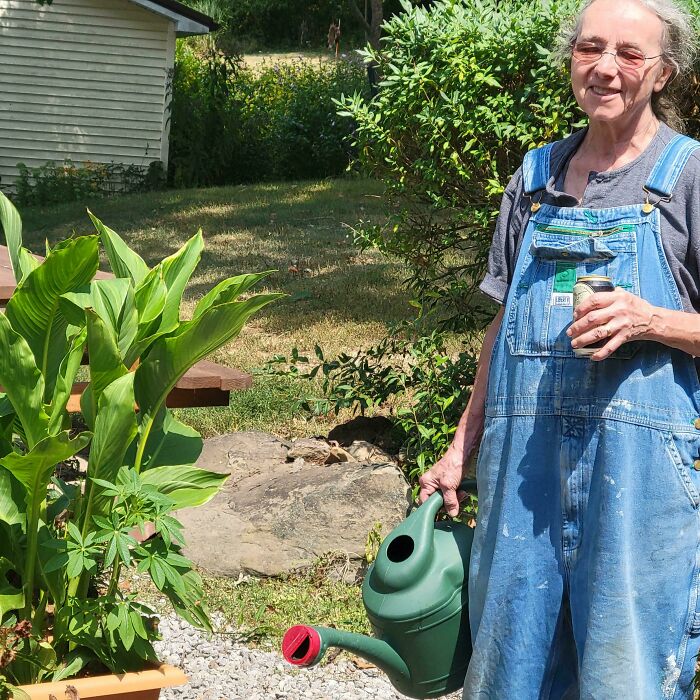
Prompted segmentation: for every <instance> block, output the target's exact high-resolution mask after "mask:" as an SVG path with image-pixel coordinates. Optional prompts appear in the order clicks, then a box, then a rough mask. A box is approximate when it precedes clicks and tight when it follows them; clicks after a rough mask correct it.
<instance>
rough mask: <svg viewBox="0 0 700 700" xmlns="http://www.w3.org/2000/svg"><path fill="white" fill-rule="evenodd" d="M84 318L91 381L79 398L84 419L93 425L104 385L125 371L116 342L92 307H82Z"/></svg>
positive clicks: (107, 384)
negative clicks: (84, 308) (85, 321)
mask: <svg viewBox="0 0 700 700" xmlns="http://www.w3.org/2000/svg"><path fill="white" fill-rule="evenodd" d="M85 318H86V319H87V341H88V353H89V355H90V384H89V385H88V386H87V388H86V389H85V391H84V392H83V395H82V396H81V397H80V408H81V410H82V412H83V417H84V418H85V422H86V423H87V424H88V425H89V426H90V427H92V426H93V425H94V422H95V414H96V411H97V406H98V405H99V400H100V396H101V395H102V392H103V391H104V389H105V387H107V386H109V385H110V384H111V383H112V382H113V381H114V380H115V379H117V378H118V377H121V376H123V375H125V374H126V373H127V368H126V367H125V366H124V364H123V362H122V358H121V355H120V354H119V348H118V347H117V341H116V338H115V337H114V335H113V334H112V331H111V330H110V328H109V327H108V326H107V324H106V323H105V322H104V321H103V320H102V319H101V318H100V317H99V316H98V315H97V314H96V313H95V312H94V311H93V310H92V309H86V310H85Z"/></svg>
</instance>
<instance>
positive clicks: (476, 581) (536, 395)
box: [421, 0, 700, 700]
mask: <svg viewBox="0 0 700 700" xmlns="http://www.w3.org/2000/svg"><path fill="white" fill-rule="evenodd" d="M693 42H694V35H693V32H692V30H691V24H690V21H689V19H688V16H687V14H686V13H685V11H683V10H682V9H681V8H680V7H678V6H677V5H676V4H674V0H592V1H591V2H589V3H588V4H587V5H586V6H585V7H584V9H583V11H582V13H581V15H580V17H579V19H578V23H577V25H576V27H575V30H574V31H573V34H572V37H571V40H570V42H569V44H568V47H569V51H570V59H571V83H572V88H573V91H574V94H575V96H576V100H577V101H578V104H579V105H580V107H581V109H582V110H583V111H584V112H585V113H586V114H587V115H588V126H587V128H586V129H584V130H583V131H581V132H578V133H575V134H573V135H572V136H570V137H569V138H567V139H564V140H563V141H560V142H557V143H554V144H550V145H547V146H544V147H543V148H539V149H536V150H534V151H531V152H530V153H528V154H527V156H526V158H525V161H524V163H523V166H522V168H521V169H520V170H519V171H518V172H517V173H516V174H515V176H514V177H513V179H512V181H511V183H510V184H509V186H508V188H507V189H506V192H505V196H504V198H503V205H502V209H501V214H500V218H499V222H498V226H497V231H496V235H495V238H494V242H493V247H492V250H491V255H490V262H489V272H488V274H487V276H486V278H485V280H484V281H483V283H482V290H483V291H484V292H486V293H487V294H489V295H490V296H491V297H493V298H494V299H496V300H497V301H498V302H500V303H501V304H502V305H503V306H502V309H501V310H500V312H499V313H498V315H497V316H496V318H495V320H494V322H493V323H492V325H491V326H490V327H489V329H488V332H487V334H486V339H485V342H484V347H483V351H482V355H481V359H480V363H479V369H478V372H477V376H476V380H475V384H474V390H473V394H472V398H471V401H470V403H469V405H468V407H467V409H466V411H465V413H464V416H463V417H462V419H461V420H460V423H459V427H458V430H457V433H456V437H455V440H454V442H453V444H452V446H451V447H450V448H449V450H448V451H447V453H446V454H445V455H444V456H443V458H442V459H441V460H440V461H439V462H438V463H437V464H436V465H435V466H434V467H433V468H432V469H431V470H430V471H429V472H428V473H426V474H425V475H424V476H423V477H422V478H421V487H422V489H421V498H422V499H425V498H426V497H427V496H428V495H429V494H430V493H432V492H433V491H434V490H436V489H441V490H442V491H443V493H444V498H445V504H446V508H447V510H448V512H449V513H450V514H452V515H454V514H456V512H457V505H458V504H457V501H458V496H457V493H456V489H457V486H458V484H459V482H460V479H461V478H462V472H463V467H464V465H465V464H466V463H467V460H468V458H469V456H470V453H471V452H472V451H473V449H474V448H475V446H476V445H477V444H478V441H479V439H480V438H481V449H480V455H479V464H478V486H479V514H478V521H477V527H476V533H475V542H474V548H473V552H472V561H471V567H470V618H471V625H472V634H473V643H474V652H473V657H472V660H471V663H470V666H469V671H468V673H467V677H466V680H465V686H464V698H465V699H466V700H477V699H484V700H485V699H486V698H490V699H491V700H511V699H512V700H516V699H517V700H545V699H548V700H558V699H560V698H581V699H583V698H586V699H590V700H619V699H629V700H663V699H669V700H670V699H673V698H675V699H678V698H692V696H693V692H692V679H693V674H694V668H695V664H696V656H697V654H698V649H699V648H700V595H699V589H700V385H699V383H698V372H697V370H696V365H695V362H694V356H697V355H700V315H698V313H697V312H698V311H699V310H700V143H697V142H695V141H693V140H691V139H689V138H687V137H685V136H681V135H680V134H678V133H677V132H676V131H674V130H673V129H672V128H671V127H670V126H669V124H668V122H669V121H670V120H669V113H668V111H667V107H668V104H667V98H666V97H665V92H666V90H667V88H668V85H669V81H671V80H672V79H674V78H675V77H676V75H677V74H678V73H680V72H683V71H684V70H685V69H687V68H688V66H689V63H690V61H691V59H692V53H693ZM591 274H597V275H605V276H608V277H610V278H611V279H612V281H613V283H614V285H615V290H614V291H608V292H599V293H595V294H593V295H592V296H590V297H589V298H588V299H587V300H586V301H585V302H583V303H582V304H581V305H580V306H577V308H576V311H575V312H573V307H572V296H573V295H572V289H573V284H574V282H575V280H576V278H577V277H580V276H584V275H591ZM601 341H602V344H601V346H600V347H599V348H598V349H596V350H595V351H594V352H593V354H590V355H589V357H586V358H582V357H578V356H577V355H576V353H575V352H574V350H575V349H580V348H583V347H586V346H589V345H591V344H592V343H600V342H601ZM482 433H483V435H482ZM460 497H461V496H460Z"/></svg>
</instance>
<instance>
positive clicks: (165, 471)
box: [141, 466, 229, 510]
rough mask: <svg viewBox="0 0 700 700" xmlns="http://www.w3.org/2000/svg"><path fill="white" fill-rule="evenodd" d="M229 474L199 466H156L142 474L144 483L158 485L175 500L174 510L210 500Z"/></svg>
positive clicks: (198, 504)
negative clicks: (218, 472)
mask: <svg viewBox="0 0 700 700" xmlns="http://www.w3.org/2000/svg"><path fill="white" fill-rule="evenodd" d="M228 477H229V475H228V474H217V473H216V472H210V471H208V470H206V469H199V468H198V467H170V466H168V467H156V468H155V469H149V470H147V471H144V472H143V473H142V474H141V479H142V481H143V483H144V484H151V485H153V486H156V487H157V488H158V490H159V491H160V492H161V493H162V494H164V495H166V496H167V497H168V498H170V499H171V500H172V501H173V502H174V504H175V505H174V506H173V510H180V508H194V507H195V506H201V505H203V504H204V503H207V502H208V501H210V500H211V499H212V498H214V496H216V494H217V493H218V492H219V490H220V489H221V487H222V486H223V485H224V482H225V481H226V479H228Z"/></svg>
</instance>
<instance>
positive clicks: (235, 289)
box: [192, 270, 276, 320]
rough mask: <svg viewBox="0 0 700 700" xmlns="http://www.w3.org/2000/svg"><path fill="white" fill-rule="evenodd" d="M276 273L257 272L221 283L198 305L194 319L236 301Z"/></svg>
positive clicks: (268, 271)
mask: <svg viewBox="0 0 700 700" xmlns="http://www.w3.org/2000/svg"><path fill="white" fill-rule="evenodd" d="M273 272H276V270H267V271H265V272H256V273H252V274H247V275H237V276H236V277H229V278H228V279H225V280H223V281H222V282H219V284H217V285H216V286H215V287H213V288H212V289H210V290H209V291H208V292H207V293H206V294H205V295H204V296H203V297H202V298H201V299H200V300H199V302H198V303H197V306H196V307H195V310H194V313H193V314H192V319H193V320H194V319H195V318H198V317H199V316H201V315H202V314H203V313H204V312H205V311H206V310H207V309H209V308H211V307H212V306H218V305H219V304H225V303H227V302H229V301H235V300H236V299H237V298H238V297H239V296H240V295H241V294H244V293H245V292H247V291H248V290H249V289H251V288H252V287H253V286H254V285H256V284H257V283H258V282H259V281H260V280H261V279H263V278H264V277H267V276H268V275H270V274H272V273H273Z"/></svg>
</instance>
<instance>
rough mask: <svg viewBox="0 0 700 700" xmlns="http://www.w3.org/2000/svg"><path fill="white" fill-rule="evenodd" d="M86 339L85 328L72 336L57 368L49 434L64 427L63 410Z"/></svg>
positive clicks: (69, 394)
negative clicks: (66, 351)
mask: <svg viewBox="0 0 700 700" xmlns="http://www.w3.org/2000/svg"><path fill="white" fill-rule="evenodd" d="M86 339H87V330H86V329H85V328H83V329H81V330H80V332H78V333H77V334H75V335H74V336H73V339H72V341H71V344H70V348H69V349H68V353H67V354H66V356H65V357H64V358H63V361H62V362H61V365H60V366H59V368H58V374H57V376H56V386H55V387H54V392H53V399H52V401H51V415H50V417H49V432H50V433H51V434H56V433H57V432H59V431H60V430H61V428H63V427H64V426H63V420H64V417H65V410H66V406H67V404H68V399H70V396H71V392H72V390H73V382H74V381H75V378H76V377H77V375H78V370H79V369H80V363H81V362H82V359H83V352H84V350H85V340H86Z"/></svg>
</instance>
